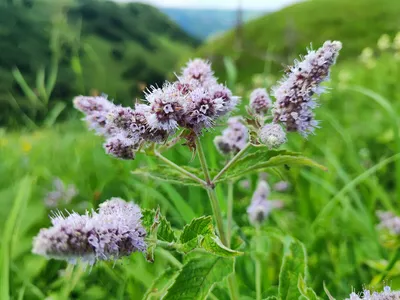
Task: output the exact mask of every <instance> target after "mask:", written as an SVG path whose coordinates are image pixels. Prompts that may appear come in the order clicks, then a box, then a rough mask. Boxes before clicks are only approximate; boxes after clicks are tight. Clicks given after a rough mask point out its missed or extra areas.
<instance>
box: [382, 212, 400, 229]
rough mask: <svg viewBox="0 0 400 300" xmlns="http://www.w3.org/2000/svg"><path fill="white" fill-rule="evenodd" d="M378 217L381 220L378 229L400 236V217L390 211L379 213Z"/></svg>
mask: <svg viewBox="0 0 400 300" xmlns="http://www.w3.org/2000/svg"><path fill="white" fill-rule="evenodd" d="M377 216H378V218H379V220H380V223H379V224H378V228H382V229H387V230H389V231H390V232H391V233H392V234H395V235H398V234H400V217H398V216H396V215H395V214H393V213H392V212H389V211H378V212H377Z"/></svg>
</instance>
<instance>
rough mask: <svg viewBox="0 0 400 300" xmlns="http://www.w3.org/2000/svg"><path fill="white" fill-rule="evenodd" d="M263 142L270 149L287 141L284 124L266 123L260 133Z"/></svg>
mask: <svg viewBox="0 0 400 300" xmlns="http://www.w3.org/2000/svg"><path fill="white" fill-rule="evenodd" d="M258 137H259V138H260V141H261V143H263V144H264V145H266V146H267V147H268V148H270V149H274V148H278V147H280V146H281V145H282V144H284V143H286V141H287V139H286V133H285V131H284V130H283V129H282V126H281V125H279V124H276V123H271V124H266V125H264V127H262V128H261V129H260V131H259V133H258Z"/></svg>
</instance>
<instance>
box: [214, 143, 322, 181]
mask: <svg viewBox="0 0 400 300" xmlns="http://www.w3.org/2000/svg"><path fill="white" fill-rule="evenodd" d="M279 166H287V167H290V166H309V167H316V168H319V169H322V170H326V168H325V167H324V166H322V165H320V164H318V163H316V162H315V161H313V160H311V159H309V158H307V157H304V156H301V155H300V153H297V152H290V151H287V150H268V149H267V148H262V149H258V150H257V151H255V152H252V153H249V154H247V155H245V156H244V157H242V158H241V159H239V160H238V161H237V162H236V164H235V165H234V166H233V167H231V168H230V169H228V171H227V172H226V173H225V174H224V175H223V176H222V177H221V178H220V179H218V180H217V181H216V183H218V182H222V181H226V180H233V179H235V180H236V179H239V178H240V177H243V176H245V175H247V174H249V173H252V172H260V171H262V170H264V169H267V168H273V167H279Z"/></svg>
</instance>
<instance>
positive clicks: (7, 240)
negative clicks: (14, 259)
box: [0, 176, 32, 300]
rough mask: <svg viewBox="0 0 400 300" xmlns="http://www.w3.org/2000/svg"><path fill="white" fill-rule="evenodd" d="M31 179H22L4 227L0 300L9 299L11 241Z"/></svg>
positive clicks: (25, 202)
mask: <svg viewBox="0 0 400 300" xmlns="http://www.w3.org/2000/svg"><path fill="white" fill-rule="evenodd" d="M31 188H32V178H30V177H28V176H26V177H24V178H23V179H22V180H21V181H20V183H19V185H18V193H17V196H16V197H15V200H14V201H13V207H12V209H11V211H10V213H9V215H8V218H7V221H6V223H5V226H4V230H3V234H2V241H1V248H0V274H1V276H0V299H4V300H6V299H10V281H9V279H10V276H9V275H10V260H11V253H12V250H13V249H12V239H13V236H14V235H15V234H16V228H17V227H18V226H17V225H18V222H19V221H21V218H22V217H23V216H22V213H23V211H24V209H25V208H26V205H27V202H28V200H29V198H30V194H31Z"/></svg>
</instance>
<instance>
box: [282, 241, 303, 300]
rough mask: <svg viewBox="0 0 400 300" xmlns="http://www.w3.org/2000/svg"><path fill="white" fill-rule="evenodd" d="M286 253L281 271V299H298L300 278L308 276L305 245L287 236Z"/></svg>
mask: <svg viewBox="0 0 400 300" xmlns="http://www.w3.org/2000/svg"><path fill="white" fill-rule="evenodd" d="M284 242H285V254H284V256H283V261H282V266H281V270H280V273H279V288H278V295H279V299H298V298H299V297H300V296H301V293H300V291H299V289H298V287H297V283H298V278H299V276H302V277H303V278H304V277H305V276H306V268H307V257H306V250H305V248H304V245H303V244H302V243H301V242H299V241H297V240H294V239H293V238H290V237H287V238H286V239H285V240H284Z"/></svg>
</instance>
